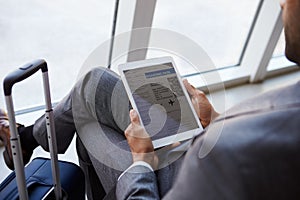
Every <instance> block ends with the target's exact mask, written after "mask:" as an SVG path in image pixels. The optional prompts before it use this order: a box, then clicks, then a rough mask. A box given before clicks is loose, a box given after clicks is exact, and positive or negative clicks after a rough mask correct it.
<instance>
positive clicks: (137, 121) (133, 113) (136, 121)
mask: <svg viewBox="0 0 300 200" xmlns="http://www.w3.org/2000/svg"><path fill="white" fill-rule="evenodd" d="M130 121H131V123H132V124H137V125H140V119H139V116H138V114H137V112H136V111H135V110H130Z"/></svg>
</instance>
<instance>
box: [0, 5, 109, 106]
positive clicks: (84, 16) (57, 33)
mask: <svg viewBox="0 0 300 200" xmlns="http://www.w3.org/2000/svg"><path fill="white" fill-rule="evenodd" d="M16 5H17V6H16ZM114 5H115V2H114V1H98V0H87V1H84V0H64V1H59V0H52V1H35V0H27V1H18V0H11V1H2V4H1V7H0V23H1V33H0V43H1V45H0V55H1V56H0V79H1V80H2V79H3V78H4V76H5V75H6V74H8V73H9V72H11V71H12V70H14V69H16V68H17V67H19V66H21V65H23V64H25V63H27V62H29V61H31V60H34V59H37V58H43V59H45V60H46V61H47V63H48V67H49V78H50V87H51V92H52V99H53V101H57V100H60V99H61V98H62V97H63V96H64V95H65V94H67V92H68V91H69V90H70V89H71V87H72V86H73V84H74V83H75V81H76V77H77V75H78V71H79V69H80V67H81V65H82V64H83V62H84V60H85V59H86V58H87V56H88V55H89V54H90V53H91V51H93V50H94V49H95V48H96V47H97V46H98V45H99V44H101V42H103V41H105V40H107V39H109V38H110V36H111V30H112V22H113V15H114ZM40 77H41V75H40V74H37V75H35V76H34V77H33V78H32V79H31V80H28V81H25V82H24V83H22V84H20V85H18V84H17V85H16V87H15V89H14V92H13V96H14V99H15V102H14V103H15V109H16V110H19V109H21V108H24V107H28V106H32V105H41V104H42V105H43V104H44V99H43V98H44V97H43V91H42V82H41V78H40ZM0 92H1V98H0V107H1V108H3V107H4V104H5V102H4V98H3V96H4V95H3V88H2V84H1V89H0Z"/></svg>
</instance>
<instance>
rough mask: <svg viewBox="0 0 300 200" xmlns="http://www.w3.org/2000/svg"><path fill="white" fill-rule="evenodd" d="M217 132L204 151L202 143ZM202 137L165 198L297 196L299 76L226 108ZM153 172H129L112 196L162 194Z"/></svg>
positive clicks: (156, 196) (299, 180)
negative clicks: (213, 144) (285, 83)
mask: <svg viewBox="0 0 300 200" xmlns="http://www.w3.org/2000/svg"><path fill="white" fill-rule="evenodd" d="M220 132H221V134H220V135H219V137H217V138H218V140H217V143H216V145H215V146H214V148H213V149H212V150H211V151H210V153H209V154H208V155H206V156H205V157H202V155H201V147H203V145H207V144H209V142H214V138H216V136H218V134H219V133H220ZM205 137H206V138H205V139H203V137H199V138H197V139H195V141H194V144H193V145H192V147H191V148H190V149H189V151H188V152H187V154H186V156H185V160H184V161H183V164H182V166H181V170H180V173H179V175H178V177H177V179H176V181H175V182H174V184H173V186H172V188H171V190H170V191H169V192H168V193H167V195H166V196H164V197H163V198H164V199H172V200H174V199H300V188H299V187H300V82H298V83H297V84H294V85H291V86H288V87H284V88H281V89H277V90H274V91H271V92H268V93H265V94H263V95H260V96H257V97H255V98H252V99H249V100H248V101H246V102H243V103H241V104H240V105H238V106H236V107H234V108H232V109H230V110H229V111H228V112H227V113H226V115H223V116H220V117H218V118H217V119H216V120H215V121H214V122H213V123H212V124H211V125H210V127H209V128H208V129H207V132H206V133H205ZM207 142H208V143H207ZM138 168H143V167H141V166H139V167H136V169H134V168H133V169H132V170H139V169H138ZM156 178H157V177H156V176H155V173H154V172H148V173H130V172H128V173H127V174H125V176H123V177H122V178H121V179H120V180H119V182H118V183H117V187H116V196H117V198H118V199H159V198H162V197H159V191H158V189H157V188H158V187H157V181H156Z"/></svg>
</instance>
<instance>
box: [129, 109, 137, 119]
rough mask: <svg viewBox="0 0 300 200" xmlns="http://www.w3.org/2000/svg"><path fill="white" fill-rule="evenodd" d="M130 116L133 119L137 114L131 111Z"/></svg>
mask: <svg viewBox="0 0 300 200" xmlns="http://www.w3.org/2000/svg"><path fill="white" fill-rule="evenodd" d="M130 116H131V117H132V118H134V117H136V112H135V110H131V111H130Z"/></svg>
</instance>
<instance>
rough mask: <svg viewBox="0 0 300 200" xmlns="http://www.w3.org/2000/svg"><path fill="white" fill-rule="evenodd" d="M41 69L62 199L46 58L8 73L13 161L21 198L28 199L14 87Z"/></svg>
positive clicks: (55, 176) (55, 178)
mask: <svg viewBox="0 0 300 200" xmlns="http://www.w3.org/2000/svg"><path fill="white" fill-rule="evenodd" d="M39 69H41V70H42V72H43V73H42V74H43V84H44V96H45V102H46V113H45V117H46V126H47V134H48V144H49V149H50V156H51V166H52V176H53V182H54V188H55V197H56V199H62V189H61V183H60V179H59V177H60V175H59V169H58V157H57V143H56V134H55V127H54V119H53V110H52V105H51V97H50V86H49V77H48V68H47V63H46V61H45V60H42V59H39V60H35V61H33V62H32V63H29V64H26V65H24V66H22V67H20V68H19V69H17V70H15V71H13V72H11V73H10V74H8V75H7V76H6V77H5V79H4V83H3V87H4V94H5V101H6V106H7V111H8V118H9V124H10V130H11V138H10V141H11V148H12V149H11V150H12V156H13V162H14V166H15V172H16V178H17V184H18V191H19V197H20V199H26V200H27V199H28V192H27V188H26V180H25V173H24V166H23V156H22V148H21V143H20V139H19V134H18V130H17V126H16V120H15V115H14V106H13V100H12V95H11V93H12V87H13V85H14V84H15V83H17V82H20V81H22V80H25V79H26V78H28V77H30V76H31V75H33V74H34V73H36V72H37V71H38V70H39Z"/></svg>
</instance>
